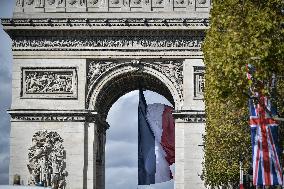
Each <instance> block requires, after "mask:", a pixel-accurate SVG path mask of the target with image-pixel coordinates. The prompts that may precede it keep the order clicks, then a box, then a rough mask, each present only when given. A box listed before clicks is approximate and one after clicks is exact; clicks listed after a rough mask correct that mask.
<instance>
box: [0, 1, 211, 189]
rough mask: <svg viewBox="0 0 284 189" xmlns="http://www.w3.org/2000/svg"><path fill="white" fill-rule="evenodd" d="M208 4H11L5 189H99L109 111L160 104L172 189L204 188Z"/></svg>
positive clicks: (5, 23) (102, 185)
mask: <svg viewBox="0 0 284 189" xmlns="http://www.w3.org/2000/svg"><path fill="white" fill-rule="evenodd" d="M209 9H210V1H209V0H17V1H16V5H15V11H14V16H13V19H3V20H2V25H3V26H4V30H5V31H6V32H7V33H8V34H9V36H10V37H11V39H12V50H13V56H14V60H13V81H12V83H13V84H12V85H13V88H12V94H13V97H12V105H11V109H10V110H9V113H10V115H11V135H10V143H11V144H10V172H9V178H10V184H12V183H13V177H14V175H19V176H20V180H21V184H24V185H28V184H42V185H45V186H51V187H53V188H71V189H73V188H74V189H81V188H84V189H91V188H95V189H104V188H105V176H104V175H105V164H104V161H105V142H106V136H105V135H106V130H107V129H111V127H110V126H109V125H108V123H107V122H106V117H107V114H108V111H109V109H110V107H111V106H112V104H113V103H114V102H115V101H116V100H117V99H118V98H119V97H121V96H122V95H124V94H126V93H128V92H130V91H133V90H136V89H138V88H139V87H143V88H144V89H148V90H152V91H155V92H157V93H159V94H161V95H163V96H165V97H166V98H167V99H168V100H169V101H170V102H171V103H172V104H173V105H174V109H175V111H174V112H173V114H174V117H175V122H176V123H175V127H176V131H175V133H176V136H175V140H176V144H175V146H176V147H175V149H176V160H175V162H176V163H175V169H176V170H175V188H176V189H185V188H186V189H187V188H192V189H201V188H204V184H203V181H202V161H203V146H202V144H203V138H202V137H203V134H204V132H205V125H204V124H205V115H204V102H203V88H204V70H205V68H204V64H203V53H202V50H201V45H202V41H203V39H204V35H205V30H206V29H207V28H208V18H209Z"/></svg>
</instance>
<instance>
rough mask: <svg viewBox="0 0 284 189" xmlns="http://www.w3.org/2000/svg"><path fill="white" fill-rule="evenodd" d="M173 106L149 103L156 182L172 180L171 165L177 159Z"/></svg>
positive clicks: (148, 113)
mask: <svg viewBox="0 0 284 189" xmlns="http://www.w3.org/2000/svg"><path fill="white" fill-rule="evenodd" d="M172 110H173V109H172V108H171V107H169V106H166V105H164V104H160V103H155V104H149V105H148V107H147V120H148V122H149V125H150V127H151V129H152V131H153V133H154V136H155V154H156V174H155V183H161V182H166V181H169V180H171V179H172V178H173V177H172V173H171V170H170V165H171V164H173V163H174V161H175V141H174V137H175V132H174V119H173V116H172Z"/></svg>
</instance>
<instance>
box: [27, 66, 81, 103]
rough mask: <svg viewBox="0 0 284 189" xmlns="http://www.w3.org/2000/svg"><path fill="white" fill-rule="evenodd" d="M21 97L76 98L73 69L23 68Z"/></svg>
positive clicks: (75, 80)
mask: <svg viewBox="0 0 284 189" xmlns="http://www.w3.org/2000/svg"><path fill="white" fill-rule="evenodd" d="M22 97H25V98H76V97H77V74H76V69H75V68H23V69H22Z"/></svg>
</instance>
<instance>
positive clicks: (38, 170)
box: [27, 130, 67, 189]
mask: <svg viewBox="0 0 284 189" xmlns="http://www.w3.org/2000/svg"><path fill="white" fill-rule="evenodd" d="M62 143H63V139H62V138H61V137H60V136H59V134H58V133H57V132H53V131H50V132H48V131H46V130H43V131H38V132H36V133H35V134H34V135H33V137H32V146H31V147H30V148H29V150H28V159H29V163H28V164H27V167H28V170H29V173H30V178H29V181H28V184H29V185H36V186H45V187H51V188H52V189H65V188H66V180H65V178H66V176H67V171H66V152H65V150H64V147H63V145H62Z"/></svg>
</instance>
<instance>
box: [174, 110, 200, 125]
mask: <svg viewBox="0 0 284 189" xmlns="http://www.w3.org/2000/svg"><path fill="white" fill-rule="evenodd" d="M173 115H174V118H175V120H176V121H177V122H185V123H205V121H206V116H205V112H204V111H201V110H188V111H187V110H176V111H175V112H173Z"/></svg>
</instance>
